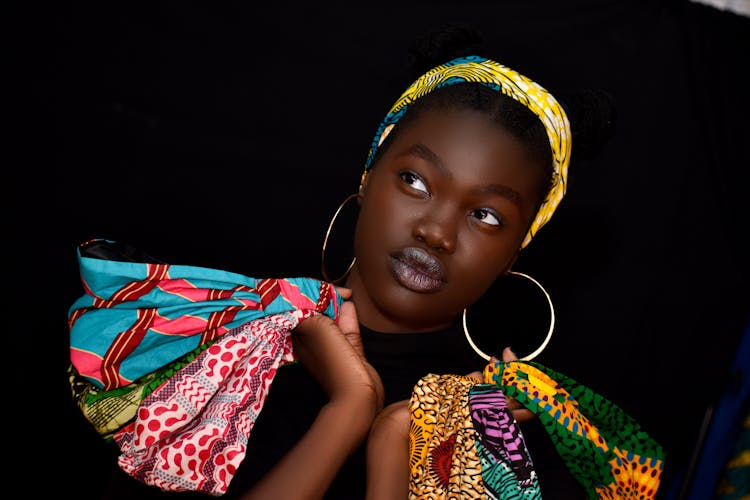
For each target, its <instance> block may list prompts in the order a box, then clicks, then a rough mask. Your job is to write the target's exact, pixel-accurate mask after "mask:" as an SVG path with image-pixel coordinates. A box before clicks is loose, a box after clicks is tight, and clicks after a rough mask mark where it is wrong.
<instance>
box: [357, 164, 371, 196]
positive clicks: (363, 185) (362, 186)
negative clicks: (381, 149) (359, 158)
mask: <svg viewBox="0 0 750 500" xmlns="http://www.w3.org/2000/svg"><path fill="white" fill-rule="evenodd" d="M367 174H368V172H364V173H363V174H362V177H361V178H360V179H359V190H358V191H357V203H362V198H364V196H365V193H366V192H367V184H368V180H369V176H368V175H367Z"/></svg>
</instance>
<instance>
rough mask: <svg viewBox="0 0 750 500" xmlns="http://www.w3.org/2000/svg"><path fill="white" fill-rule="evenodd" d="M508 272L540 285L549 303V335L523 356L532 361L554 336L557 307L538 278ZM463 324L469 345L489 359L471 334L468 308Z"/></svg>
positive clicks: (523, 359) (523, 358) (524, 358)
mask: <svg viewBox="0 0 750 500" xmlns="http://www.w3.org/2000/svg"><path fill="white" fill-rule="evenodd" d="M508 274H515V275H517V276H522V277H524V278H527V279H529V280H531V281H532V282H533V283H534V284H535V285H536V286H537V287H539V288H540V289H541V290H542V292H543V293H544V296H545V297H546V298H547V303H548V304H549V314H550V322H549V331H547V336H546V337H545V339H544V342H542V345H540V346H539V347H537V349H536V350H535V351H534V352H532V353H531V354H528V355H526V356H524V357H522V358H521V360H522V361H530V360H532V359H534V358H535V357H537V356H538V355H539V353H541V352H542V351H543V350H544V348H545V347H547V344H549V341H550V339H551V338H552V331H553V330H554V329H555V308H554V306H553V305H552V299H551V298H550V296H549V294H548V293H547V290H545V289H544V287H543V286H542V285H541V284H540V283H539V282H538V281H537V280H535V279H534V278H532V277H531V276H529V275H528V274H523V273H519V272H516V271H510V272H509V273H508ZM463 325H464V334H465V335H466V340H468V341H469V345H470V346H471V348H472V349H474V351H475V352H476V353H477V354H479V355H480V356H482V357H483V358H484V359H486V360H487V361H489V360H490V359H491V357H490V356H489V355H488V354H487V353H485V352H483V351H482V350H481V349H480V348H479V347H477V345H476V344H475V343H474V341H473V340H472V338H471V335H470V334H469V328H468V327H467V326H466V309H464V314H463Z"/></svg>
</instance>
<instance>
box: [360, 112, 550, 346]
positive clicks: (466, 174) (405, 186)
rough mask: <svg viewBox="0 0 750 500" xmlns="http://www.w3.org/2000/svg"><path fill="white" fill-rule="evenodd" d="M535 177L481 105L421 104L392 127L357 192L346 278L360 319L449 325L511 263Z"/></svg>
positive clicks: (400, 327) (392, 325) (530, 210)
mask: <svg viewBox="0 0 750 500" xmlns="http://www.w3.org/2000/svg"><path fill="white" fill-rule="evenodd" d="M397 127H398V125H397ZM394 132H395V131H394ZM541 178H542V168H541V166H539V165H535V164H533V163H531V162H530V160H528V159H527V158H526V154H525V152H524V149H523V147H522V146H521V144H520V142H518V140H517V139H515V138H514V137H513V136H511V135H510V134H509V133H508V132H506V131H505V130H504V129H502V128H500V127H498V126H497V125H495V124H493V123H492V122H491V121H489V120H488V119H487V118H486V117H485V116H484V115H482V114H481V113H479V112H475V111H425V112H423V113H422V115H421V116H420V117H419V118H417V119H416V120H414V121H412V122H411V123H409V124H408V125H407V126H405V128H404V129H402V130H399V131H398V135H397V136H395V137H394V138H393V142H392V143H391V144H390V146H389V148H388V149H387V150H386V151H385V152H384V154H383V155H382V156H381V158H380V161H379V162H378V163H377V165H376V166H375V167H374V168H373V170H372V171H371V172H370V173H369V174H368V176H367V178H366V180H365V183H364V185H363V187H362V190H361V191H360V193H359V202H360V214H359V219H358V221H357V227H356V230H355V236H354V252H355V255H356V257H357V261H356V264H355V266H354V268H353V269H352V272H351V274H350V275H349V279H348V280H347V283H346V285H347V286H348V287H350V288H351V289H352V300H353V301H354V303H355V305H356V306H357V312H358V315H359V319H360V321H361V322H362V323H363V324H364V325H366V326H367V327H369V328H371V329H374V330H378V331H382V332H419V331H430V330H435V329H440V328H444V327H447V326H449V325H450V324H451V323H452V321H453V320H454V318H455V317H456V315H457V314H458V313H460V312H461V311H462V310H463V309H464V308H465V307H467V306H468V305H470V304H471V303H473V302H474V301H475V300H477V299H478V298H479V297H480V296H481V295H482V294H483V293H484V292H485V291H486V290H487V288H489V286H490V285H491V284H492V282H493V281H494V280H495V279H496V278H497V277H498V276H499V275H502V274H504V273H506V272H507V271H509V270H510V267H511V265H512V264H513V262H514V260H515V258H516V255H517V253H518V250H519V248H520V245H521V242H522V241H523V238H524V236H525V235H526V231H527V230H528V227H529V225H530V223H531V220H532V218H533V216H534V215H535V211H536V207H537V205H538V203H539V201H540V197H541V195H542V193H540V189H539V186H540V183H541Z"/></svg>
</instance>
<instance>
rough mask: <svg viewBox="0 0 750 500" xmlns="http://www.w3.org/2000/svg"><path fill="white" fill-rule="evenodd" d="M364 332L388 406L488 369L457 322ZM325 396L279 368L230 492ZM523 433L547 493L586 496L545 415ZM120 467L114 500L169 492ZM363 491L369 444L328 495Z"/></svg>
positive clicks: (256, 472)
mask: <svg viewBox="0 0 750 500" xmlns="http://www.w3.org/2000/svg"><path fill="white" fill-rule="evenodd" d="M361 335H362V344H363V347H364V350H365V355H366V357H367V359H368V361H369V362H370V363H371V364H372V365H373V367H374V368H375V369H376V370H377V371H378V373H379V374H380V376H381V379H382V381H383V386H384V389H385V404H386V405H388V404H390V403H393V402H396V401H400V400H404V399H408V398H409V397H410V395H411V391H412V388H413V387H414V385H415V384H416V383H417V381H418V380H419V379H420V378H421V377H422V376H424V375H426V374H428V373H436V374H441V375H444V374H458V375H465V374H468V373H469V372H472V371H476V370H481V369H482V368H483V367H484V365H485V364H486V361H485V360H484V359H483V358H481V357H480V356H478V355H477V354H476V353H475V352H474V351H473V350H472V349H471V347H470V346H469V344H468V342H467V341H466V338H465V337H464V334H463V330H462V328H461V326H460V324H458V323H457V324H455V325H453V326H452V327H451V328H449V329H447V330H443V331H437V332H430V333H408V334H393V333H379V332H375V331H372V330H370V329H368V328H366V327H364V326H362V327H361ZM326 401H327V400H326V397H325V395H324V393H323V391H322V390H321V389H320V388H319V387H318V386H317V384H316V383H315V381H314V380H313V379H312V377H311V376H310V375H309V374H308V373H307V371H306V370H305V368H304V367H303V366H302V365H301V364H299V363H295V364H290V365H286V366H284V367H282V368H280V369H279V370H278V372H277V374H276V377H275V379H274V381H273V383H272V384H271V388H270V390H269V394H268V398H267V399H266V403H265V405H264V407H263V410H262V411H261V413H260V416H259V417H258V420H257V422H256V424H255V427H254V428H253V430H252V433H251V435H250V440H249V441H248V446H247V454H246V457H245V460H244V461H243V462H242V464H241V465H240V467H239V468H238V470H237V473H236V475H235V477H234V479H233V481H232V482H231V483H230V485H229V489H228V491H227V493H226V494H225V496H224V497H223V498H238V497H239V496H240V495H241V494H242V493H243V492H245V491H247V490H248V489H249V487H250V485H252V484H253V483H254V482H255V481H256V480H257V479H258V478H260V477H262V476H263V475H264V474H265V473H266V472H267V471H268V470H269V469H270V468H271V467H272V466H273V465H274V464H275V463H276V462H277V461H278V460H279V459H280V458H281V457H282V456H284V454H285V453H286V452H287V451H289V450H290V449H291V448H292V447H293V446H294V444H295V443H296V442H297V441H298V440H299V439H300V438H301V437H302V436H303V435H304V434H305V432H306V431H307V429H308V428H310V426H311V425H312V422H313V421H314V420H315V417H316V416H317V414H318V411H319V410H320V409H321V407H322V406H323V405H324V404H325V403H326ZM521 431H522V433H523V435H524V438H525V440H526V443H527V446H528V448H529V453H530V454H531V458H532V461H533V463H534V468H535V470H536V471H537V474H538V477H539V484H540V486H541V489H542V497H543V498H544V499H545V500H547V499H554V498H564V499H566V500H575V499H577V498H581V499H584V498H586V495H585V494H584V491H583V488H582V487H581V486H580V485H579V484H578V482H576V481H575V479H574V478H573V477H572V476H571V475H570V473H569V472H568V470H567V469H566V468H565V465H564V464H563V463H562V461H561V460H560V458H559V456H558V455H557V453H556V451H555V449H554V447H553V446H552V442H551V441H550V439H549V437H548V436H547V433H546V431H545V430H544V428H543V427H542V426H541V424H540V423H539V422H538V419H534V420H532V421H529V422H525V423H523V424H522V425H521ZM115 468H117V465H116V464H115ZM118 471H119V469H118V470H117V471H115V474H114V476H115V477H114V483H113V487H112V488H110V492H111V493H113V495H112V496H110V497H109V498H125V497H130V498H139V500H141V499H145V498H150V497H152V495H151V494H154V496H156V495H158V496H160V497H161V496H163V495H164V494H163V493H161V492H160V491H159V490H158V489H156V488H152V487H146V486H143V485H140V483H139V484H133V483H136V481H135V480H133V479H130V478H128V477H127V476H126V475H125V473H124V472H122V471H119V472H118ZM291 480H293V478H291ZM148 490H150V491H148ZM364 492H365V445H364V443H363V445H362V446H360V447H359V449H357V450H356V451H355V452H354V454H353V455H352V457H351V458H350V459H349V460H348V461H347V463H346V464H345V465H344V467H343V468H342V470H341V471H340V472H339V474H338V475H337V477H336V479H335V480H334V482H333V484H332V485H331V487H330V488H329V490H328V493H327V495H326V497H325V498H326V499H330V500H339V499H341V500H344V499H345V500H358V499H363V498H364ZM132 495H138V496H136V497H133V496H132ZM172 495H174V494H172ZM178 495H180V496H181V497H183V496H193V494H190V493H188V494H184V493H183V494H178ZM204 498H205V497H204Z"/></svg>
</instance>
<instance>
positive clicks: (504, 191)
mask: <svg viewBox="0 0 750 500" xmlns="http://www.w3.org/2000/svg"><path fill="white" fill-rule="evenodd" d="M480 191H482V192H483V193H492V194H496V195H498V196H502V197H503V198H506V199H508V200H510V201H512V202H513V203H514V204H515V205H517V206H518V207H520V206H521V195H520V194H518V191H516V190H515V189H512V188H509V187H508V186H503V185H502V184H489V185H487V186H483V187H482V188H481V189H480Z"/></svg>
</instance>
